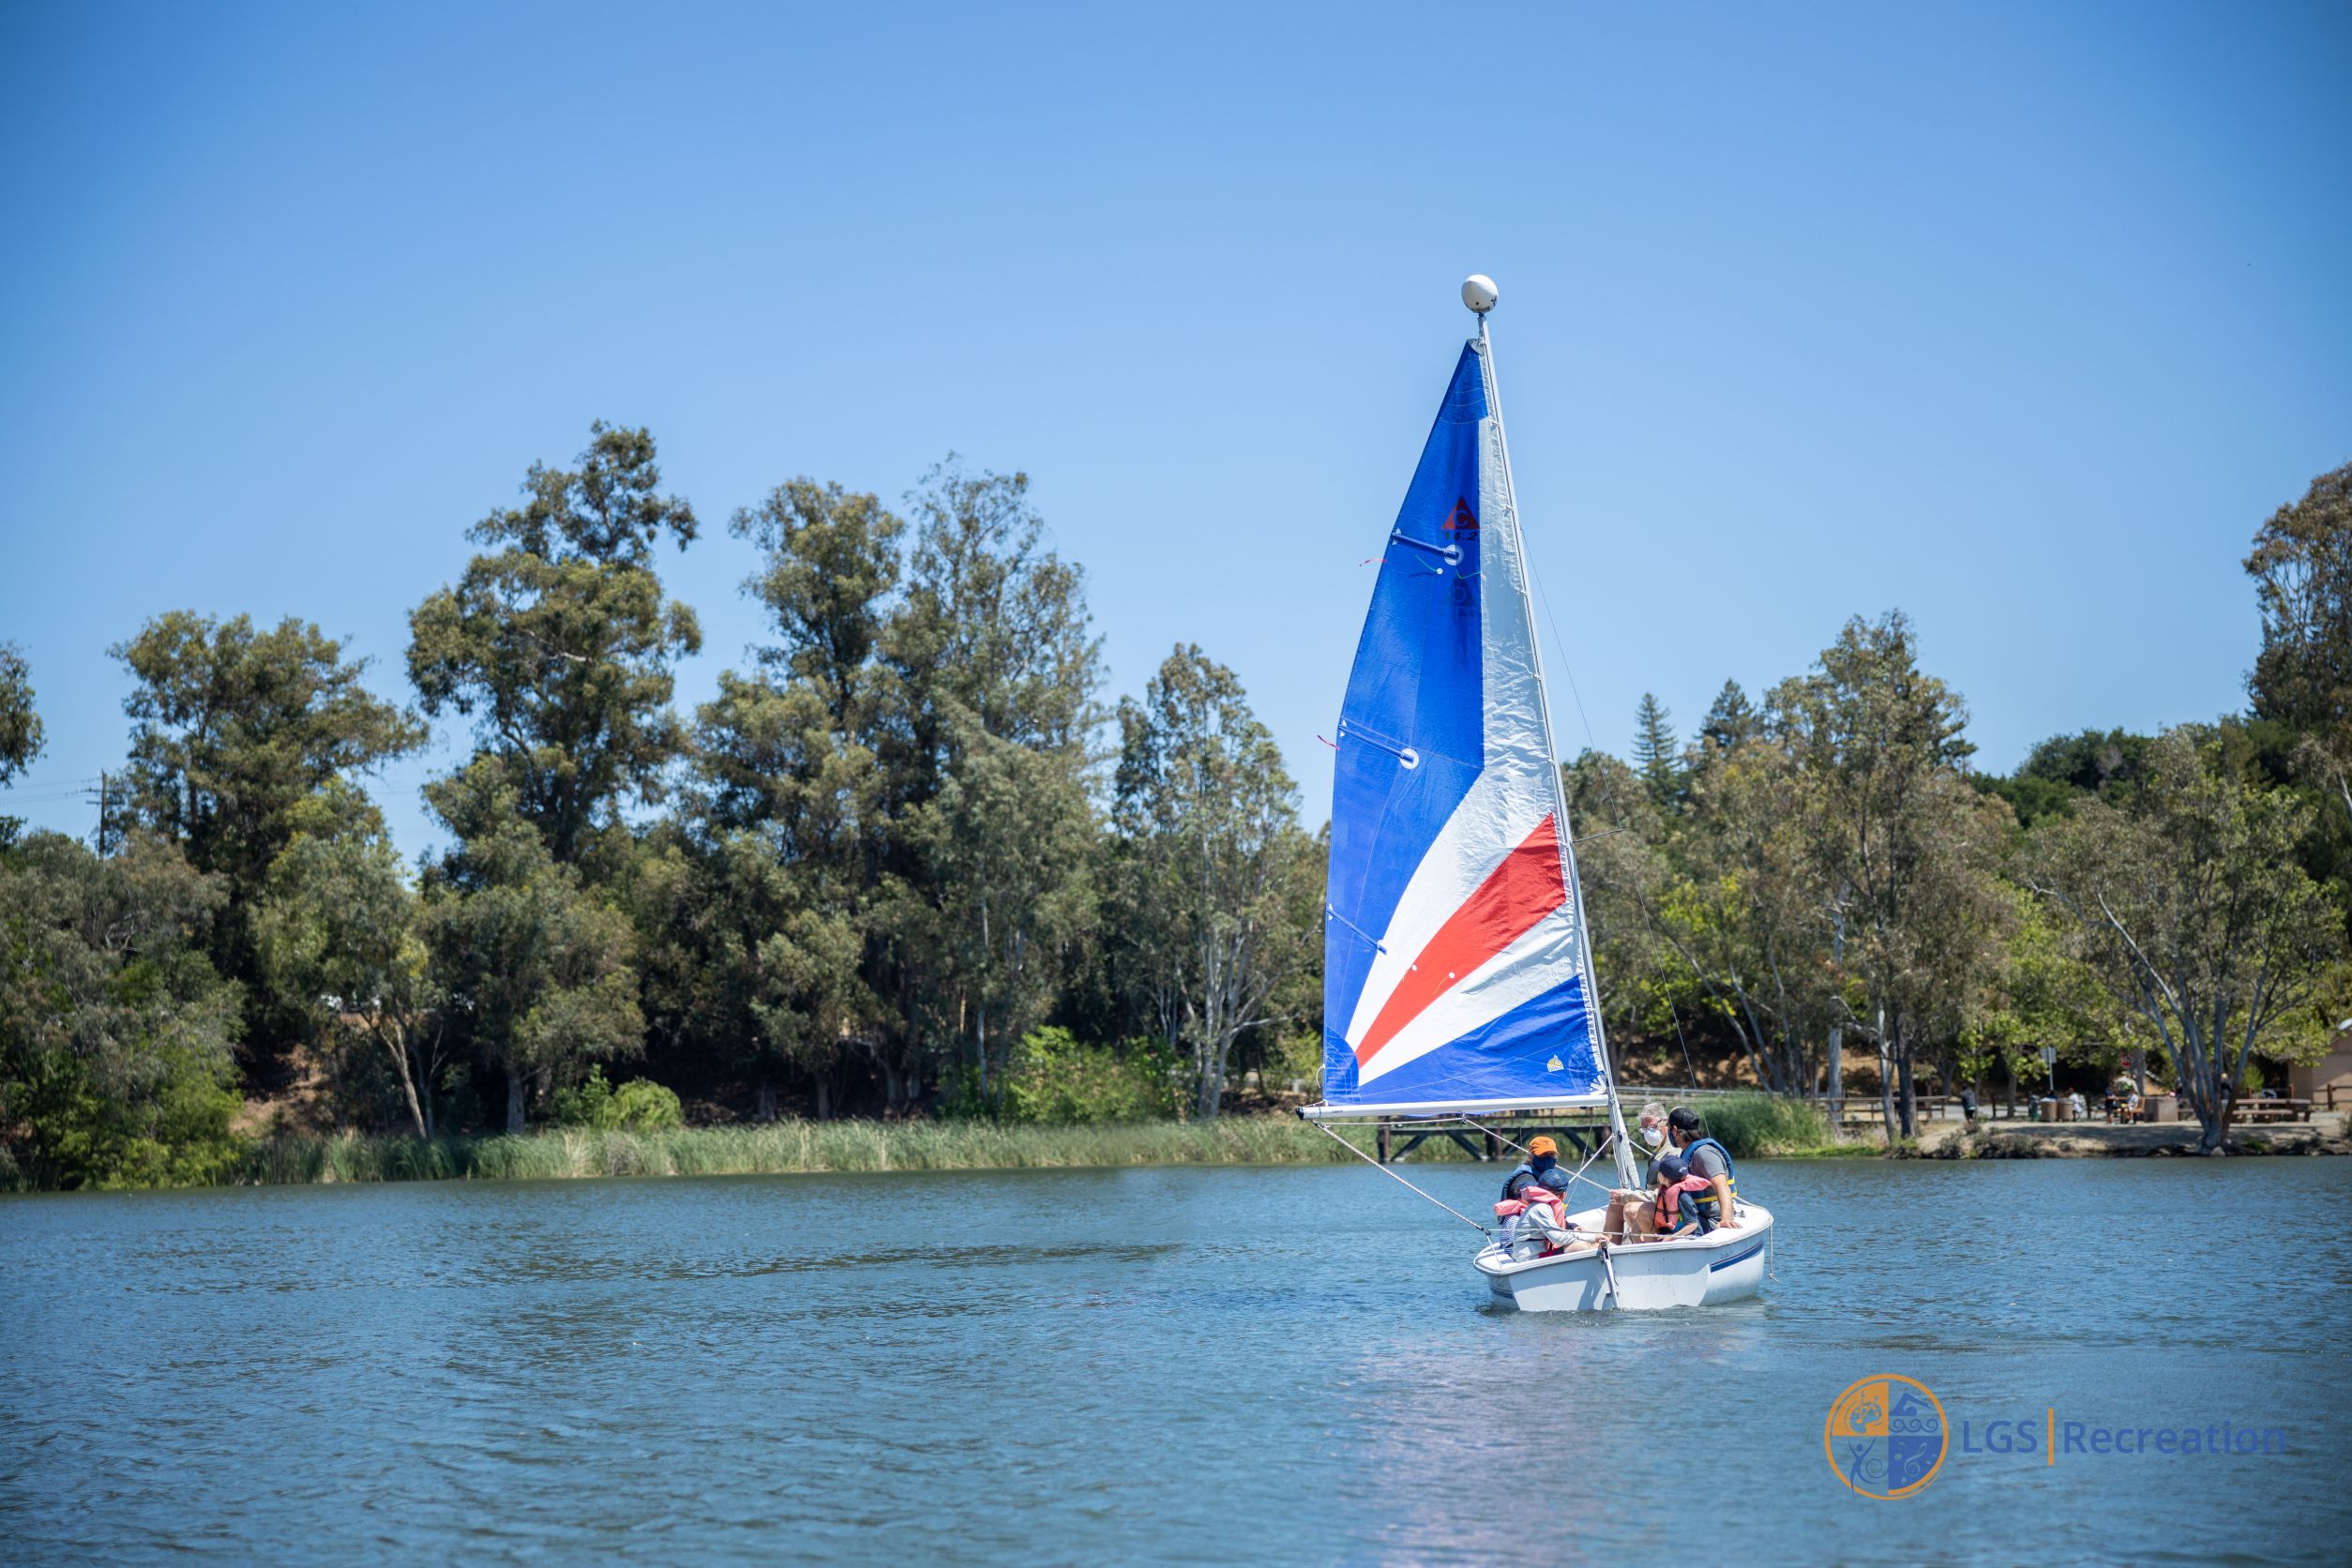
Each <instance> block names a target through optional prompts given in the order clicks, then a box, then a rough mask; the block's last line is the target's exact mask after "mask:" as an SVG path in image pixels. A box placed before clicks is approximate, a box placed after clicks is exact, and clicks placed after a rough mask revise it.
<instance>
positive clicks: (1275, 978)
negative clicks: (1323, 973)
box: [1110, 644, 1321, 1117]
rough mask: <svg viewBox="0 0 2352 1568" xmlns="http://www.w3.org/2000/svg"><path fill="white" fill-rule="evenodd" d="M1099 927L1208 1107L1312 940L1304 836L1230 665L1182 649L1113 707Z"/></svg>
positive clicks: (1288, 789) (1313, 888)
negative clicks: (1106, 915)
mask: <svg viewBox="0 0 2352 1568" xmlns="http://www.w3.org/2000/svg"><path fill="white" fill-rule="evenodd" d="M1119 728H1120V737H1121V747H1120V758H1119V772H1118V784H1117V788H1118V795H1117V805H1116V807H1115V808H1114V810H1113V814H1112V821H1113V822H1114V823H1115V825H1116V827H1117V831H1118V839H1117V842H1116V845H1115V847H1114V850H1113V859H1112V867H1113V870H1112V879H1113V880H1112V893H1111V909H1112V912H1113V917H1112V919H1111V921H1110V925H1111V927H1112V928H1113V929H1114V931H1115V932H1116V933H1117V941H1118V942H1119V952H1118V955H1117V957H1115V959H1114V961H1115V962H1116V963H1118V964H1119V966H1120V968H1121V970H1122V972H1123V976H1124V978H1125V979H1126V981H1127V983H1128V985H1129V987H1130V988H1131V989H1132V991H1133V992H1134V993H1135V995H1136V998H1137V1000H1138V1002H1139V1003H1142V1004H1143V1006H1144V1009H1145V1010H1146V1011H1147V1013H1148V1015H1149V1016H1150V1017H1151V1018H1152V1019H1153V1023H1154V1024H1155V1026H1156V1027H1157V1029H1158V1032H1159V1033H1160V1036H1161V1038H1162V1039H1163V1040H1165V1041H1166V1042H1167V1045H1168V1049H1169V1051H1170V1053H1171V1054H1175V1053H1177V1052H1179V1051H1181V1052H1183V1053H1184V1054H1186V1055H1188V1056H1189V1057H1190V1059H1191V1063H1192V1068H1193V1078H1194V1082H1195V1084H1196V1086H1197V1096H1196V1107H1195V1108H1196V1110H1197V1111H1198V1113H1199V1115H1201V1116H1203V1117H1211V1116H1214V1115H1215V1114H1216V1113H1217V1108H1218V1106H1219V1104H1220V1103H1221V1102H1222V1100H1223V1097H1224V1093H1225V1086H1226V1076H1227V1072H1228V1068H1229V1063H1230V1062H1231V1059H1232V1054H1233V1045H1234V1042H1235V1041H1236V1040H1238V1039H1239V1038H1240V1037H1241V1036H1242V1034H1243V1033H1244V1032H1246V1031H1249V1030H1253V1029H1259V1028H1263V1027H1265V1026H1267V1025H1269V1024H1272V1023H1275V1022H1277V1021H1280V1018H1281V1015H1280V1014H1279V1013H1278V1012H1277V1011H1276V1010H1275V999H1276V998H1277V997H1278V996H1279V995H1280V994H1281V992H1282V991H1283V988H1284V987H1285V985H1286V983H1287V982H1288V981H1289V980H1290V978H1291V977H1292V976H1293V975H1295V974H1296V973H1298V972H1300V971H1301V970H1302V969H1304V968H1305V967H1307V966H1308V965H1310V964H1311V963H1312V962H1313V959H1314V955H1315V953H1316V950H1317V944H1318V942H1319V939H1320V934H1321V931H1320V925H1321V923H1320V921H1319V919H1318V914H1319V910H1318V907H1317V905H1318V899H1319V894H1320V887H1319V881H1318V878H1317V877H1316V875H1315V873H1316V872H1317V871H1318V870H1319V867H1318V866H1317V865H1316V864H1315V861H1314V857H1313V848H1314V840H1312V839H1311V838H1309V837H1307V835H1306V834H1305V833H1304V831H1302V830H1301V828H1300V826H1299V821H1298V791H1297V790H1296V789H1295V788H1294V787H1293V786H1292V784H1291V782H1290V776H1289V774H1288V773H1287V772H1285V771H1284V769H1283V766H1282V753H1281V750H1280V748H1279V747H1277V746H1275V745H1274V736H1273V735H1272V734H1271V733H1270V732H1268V731H1267V730H1266V727H1265V726H1264V725H1262V724H1260V723H1259V721H1258V718H1257V716H1256V715H1254V714H1253V713H1251V711H1250V708H1249V701H1248V699H1247V697H1246V696H1245V695H1244V692H1243V690H1242V684H1241V682H1240V680H1239V679H1238V678H1236V677H1235V675H1234V673H1233V672H1232V671H1230V670H1228V669H1226V668H1225V667H1224V666H1223V665H1221V664H1218V663H1216V662H1215V661H1214V660H1212V659H1211V658H1209V657H1208V656H1206V655H1204V654H1202V653H1201V651H1200V649H1199V647H1198V646H1196V645H1191V644H1185V645H1180V646H1179V647H1178V648H1177V649H1176V650H1175V651H1174V652H1173V653H1171V654H1170V655H1168V657H1167V659H1165V660H1164V661H1162V663H1161V665H1160V668H1159V671H1158V672H1157V673H1156V674H1154V675H1153V677H1152V679H1151V681H1150V683H1149V684H1147V685H1146V686H1145V687H1144V692H1143V700H1142V701H1140V702H1137V701H1125V702H1123V703H1122V704H1121V705H1120V709H1119Z"/></svg>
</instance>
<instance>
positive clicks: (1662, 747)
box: [1634, 691, 1682, 807]
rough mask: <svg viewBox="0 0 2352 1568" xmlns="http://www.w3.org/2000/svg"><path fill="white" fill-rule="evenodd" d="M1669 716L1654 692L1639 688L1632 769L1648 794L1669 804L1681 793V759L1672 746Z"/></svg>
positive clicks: (1664, 803) (1635, 715)
mask: <svg viewBox="0 0 2352 1568" xmlns="http://www.w3.org/2000/svg"><path fill="white" fill-rule="evenodd" d="M1669 717H1670V715H1669V714H1668V713H1667V712H1666V706H1665V704H1664V703H1662V702H1660V701H1658V699H1657V697H1656V696H1655V694H1653V693H1651V692H1647V691H1645V692H1643V693H1642V694H1641V706H1639V707H1638V708H1636V709H1635V710H1634V769H1635V771H1636V772H1637V773H1639V774H1640V775H1641V780H1642V783H1643V784H1644V785H1646V786H1647V787H1648V788H1649V791H1650V798H1651V800H1654V801H1656V802H1657V803H1658V804H1659V805H1660V806H1667V807H1670V806H1673V805H1674V804H1675V803H1676V802H1677V801H1679V800H1680V799H1681V794H1682V759H1681V752H1680V751H1679V749H1678V748H1677V747H1676V746H1675V741H1674V726H1673V725H1671V724H1669V723H1667V722H1666V720H1667V719H1668V718H1669Z"/></svg>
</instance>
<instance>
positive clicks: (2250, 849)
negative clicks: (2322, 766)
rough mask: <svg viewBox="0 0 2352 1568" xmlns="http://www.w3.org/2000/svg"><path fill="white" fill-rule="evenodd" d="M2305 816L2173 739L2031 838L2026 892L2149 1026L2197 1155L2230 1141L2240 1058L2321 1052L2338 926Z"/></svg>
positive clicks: (2339, 943)
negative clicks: (2070, 933)
mask: <svg viewBox="0 0 2352 1568" xmlns="http://www.w3.org/2000/svg"><path fill="white" fill-rule="evenodd" d="M2310 812H2311V807H2310V806H2309V805H2308V804H2307V803H2305V802H2303V801H2299V800H2298V799H2297V798H2296V797H2295V796H2294V794H2293V793H2292V792H2288V791H2285V790H2280V789H2266V788H2262V787H2259V786H2257V785H2252V784H2249V783H2248V782H2246V781H2245V780H2244V779H2243V778H2242V777H2241V776H2239V774H2238V772H2237V771H2236V770H2234V769H2232V768H2229V767H2227V766H2225V765H2224V761H2223V747H2222V746H2221V744H2220V740H2219V737H2217V736H2215V735H2214V734H2213V733H2212V732H2210V731H2207V732H2203V733H2200V732H2197V731H2189V730H2173V731H2166V732H2165V733H2164V734H2163V735H2161V736H2159V737H2158V738H2157V741H2156V744H2155V746H2154V747H2153V748H2152V749H2151V751H2150V753H2149V757H2148V779H2147V781H2146V782H2145V783H2144V784H2143V785H2142V787H2141V788H2140V789H2139V790H2138V791H2136V792H2133V794H2132V795H2131V796H2130V797H2129V798H2128V799H2127V800H2126V801H2125V802H2124V803H2123V804H2122V805H2121V806H2119V807H2116V806H2109V805H2107V804H2106V803H2104V802H2103V801H2097V800H2091V801H2086V802H2084V803H2082V804H2081V805H2078V806H2077V807H2075V809H2074V810H2073V812H2072V813H2071V814H2069V815H2067V816H2062V817H2056V818H2052V819H2050V820H2049V821H2047V822H2044V823H2043V825H2042V826H2040V827H2039V828H2037V829H2036V830H2035V832H2034V835H2033V839H2032V844H2031V851H2032V853H2031V858H2030V861H2029V866H2030V870H2029V873H2028V874H2029V876H2030V877H2031V880H2032V883H2033V887H2034V890H2035V891H2036V892H2037V893H2039V894H2040V895H2041V896H2042V897H2043V898H2045V899H2047V900H2048V901H2049V903H2050V904H2051V906H2052V907H2053V908H2054V909H2056V910H2058V911H2059V912H2063V913H2064V915H2066V916H2067V917H2068V918H2069V919H2070V921H2071V923H2072V925H2073V929H2074V931H2075V935H2076V938H2077V942H2078V947H2079V952H2080V955H2081V956H2082V957H2084V958H2085V959H2086V960H2087V961H2088V963H2089V964H2090V965H2091V966H2092V969H2093V970H2094V972H2096V973H2097V974H2098V975H2099V977H2100V979H2101V981H2102V983H2103V985H2104V986H2105V987H2106V988H2107V990H2108V992H2109V993H2110V994H2111V995H2112V996H2113V997H2114V998H2115V1000H2116V1002H2117V1003H2118V1005H2119V1006H2122V1007H2127V1008H2130V1009H2132V1010H2133V1011H2134V1012H2136V1013H2137V1014H2138V1015H2139V1016H2140V1017H2141V1018H2143V1019H2145V1020H2146V1022H2147V1026H2148V1030H2149V1031H2150V1033H2153V1034H2154V1035H2155V1037H2156V1039H2157V1042H2158V1044H2159V1045H2160V1047H2161V1048H2163V1050H2164V1053H2165V1055H2166V1056H2167V1057H2168V1058H2169V1059H2170V1060H2171V1062H2172V1064H2173V1068H2174V1074H2175V1078H2176V1081H2177V1082H2178V1084H2179V1090H2180V1093H2181V1097H2182V1098H2183V1099H2185V1100H2186V1101H2188V1103H2189V1105H2190V1107H2191V1108H2192V1109H2194V1111H2195V1112H2196V1115H2197V1121H2198V1123H2199V1125H2200V1128H2201V1130H2202V1137H2201V1139H2200V1142H2201V1145H2202V1147H2204V1148H2206V1149H2209V1150H2210V1149H2218V1148H2220V1147H2222V1146H2223V1144H2224V1141H2225V1140H2226V1138H2227V1137H2228V1133H2229V1122H2230V1116H2231V1113H2232V1111H2233V1110H2234V1108H2236V1105H2237V1102H2238V1098H2239V1093H2240V1092H2241V1090H2242V1089H2243V1087H2244V1085H2245V1082H2246V1076H2245V1075H2246V1067H2247V1063H2248V1061H2249V1060H2250V1059H2251V1058H2253V1057H2254V1056H2256V1055H2275V1056H2279V1057H2283V1058H2287V1059H2294V1058H2297V1057H2299V1056H2304V1055H2308V1054H2315V1053H2316V1051H2317V1050H2318V1049H2320V1048H2324V1044H2325V1040H2326V1029H2325V1025H2326V1022H2327V1019H2326V1018H2325V1016H2324V1015H2322V1014H2321V1013H2319V1012H2318V1011H2316V1010H2315V1007H2314V1003H2319V1002H2322V1001H2325V1000H2327V998H2326V997H2325V995H2324V993H2323V987H2324V985H2326V984H2327V983H2329V982H2331V981H2333V980H2334V979H2336V978H2337V977H2338V966H2339V965H2340V963H2341V961H2342V958H2343V955H2344V933H2343V927H2342V923H2341V921H2340V920H2339V919H2338V918H2337V916H2336V913H2335V912H2334V911H2333V910H2332V909H2331V908H2330V907H2329V904H2328V902H2327V899H2326V897H2325V896H2324V895H2323V894H2322V893H2321V891H2320V889H2319V887H2318V885H2317V884H2316V883H2314V882H2313V881H2312V879H2311V878H2310V877H2309V876H2308V875H2307V874H2306V873H2305V872H2304V871H2303V869H2302V868H2301V867H2300V866H2299V865H2298V864H2297V863H2296V859H2295V846H2296V844H2297V842H2298V840H2299V838H2300V837H2302V835H2303V834H2304V832H2305V831H2306V829H2307V828H2308V825H2309V822H2308V819H2309V816H2310Z"/></svg>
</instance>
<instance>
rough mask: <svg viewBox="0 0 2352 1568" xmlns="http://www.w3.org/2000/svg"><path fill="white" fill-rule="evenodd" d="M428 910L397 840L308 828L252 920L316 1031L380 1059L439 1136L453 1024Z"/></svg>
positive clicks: (281, 980)
mask: <svg viewBox="0 0 2352 1568" xmlns="http://www.w3.org/2000/svg"><path fill="white" fill-rule="evenodd" d="M424 914H425V911H424V905H423V902H422V900H420V899H419V898H418V897H417V895H416V892H415V889H414V888H413V887H412V886H411V885H410V884H409V880H408V877H407V875H406V873H405V871H404V870H403V868H402V867H401V865H400V856H399V855H398V854H397V853H396V852H394V851H393V848H392V842H391V840H390V839H389V838H388V837H385V836H384V835H383V834H380V833H371V834H365V835H362V834H354V833H341V834H331V835H324V836H319V835H310V834H304V835H301V836H300V837H296V838H295V840H294V843H293V844H291V845H289V846H288V847H287V849H286V851H285V852H284V853H282V854H280V855H279V857H278V859H277V861H276V862H275V863H274V864H272V866H271V867H270V874H269V884H268V888H267V891H266V893H265V896H264V898H263V900H262V902H261V905H260V908H259V910H258V912H257V914H256V918H255V923H254V924H255V928H256V934H257V937H258V940H259V946H260V950H261V957H262V964H263V970H264V973H265V974H267V975H268V976H269V978H270V981H271V983H272V985H273V986H274V987H276V988H277V989H278V991H279V994H280V995H282V996H285V997H288V998H290V999H294V1000H296V1001H298V1002H299V1003H302V1004H303V1005H305V1006H306V1007H307V1008H308V1009H309V1013H310V1015H311V1022H312V1028H313V1031H314V1033H315V1034H316V1035H317V1036H318V1037H319V1038H321V1039H323V1040H325V1041H327V1042H329V1043H330V1044H332V1045H334V1046H338V1047H340V1046H344V1045H356V1046H358V1047H359V1048H362V1049H364V1050H365V1051H366V1052H367V1053H368V1054H369V1058H370V1059H371V1061H373V1062H375V1063H381V1064H382V1066H383V1067H384V1070H385V1071H386V1072H388V1074H389V1076H390V1078H391V1081H392V1083H393V1084H394V1086H395V1087H396V1088H397V1090H398V1092H399V1095H400V1108H401V1109H402V1110H404V1111H405V1112H406V1113H407V1116H408V1120H409V1124H410V1126H411V1127H412V1128H413V1129H414V1130H415V1133H416V1136H417V1137H419V1138H430V1137H432V1136H433V1133H434V1129H435V1125H436V1121H435V1115H434V1110H435V1108H434V1103H433V1101H434V1092H435V1089H436V1087H437V1086H438V1084H439V1081H440V1078H441V1075H442V1071H443V1069H444V1067H445V1066H446V1065H447V1064H448V1062H449V1060H450V1040H451V1030H450V1018H449V1008H448V1005H447V1003H448V996H447V992H446V990H445V988H444V987H443V985H442V984H441V981H440V980H439V978H438V977H437V976H436V975H435V974H434V973H433V970H432V962H431V954H430V949H429V948H428V946H427V937H428V935H429V933H428V931H427V930H426V927H425V920H424Z"/></svg>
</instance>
